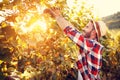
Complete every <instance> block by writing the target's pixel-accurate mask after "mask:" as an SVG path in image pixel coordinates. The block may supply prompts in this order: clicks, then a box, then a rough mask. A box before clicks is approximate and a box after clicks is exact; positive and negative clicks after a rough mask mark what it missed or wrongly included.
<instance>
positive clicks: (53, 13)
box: [44, 8, 62, 18]
mask: <svg viewBox="0 0 120 80" xmlns="http://www.w3.org/2000/svg"><path fill="white" fill-rule="evenodd" d="M44 13H49V14H50V15H51V16H52V17H54V18H56V17H59V16H62V14H61V12H60V9H59V8H49V9H45V10H44Z"/></svg>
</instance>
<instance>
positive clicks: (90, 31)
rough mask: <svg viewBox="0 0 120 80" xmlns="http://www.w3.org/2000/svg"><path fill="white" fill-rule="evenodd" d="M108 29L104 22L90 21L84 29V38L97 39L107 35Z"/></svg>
mask: <svg viewBox="0 0 120 80" xmlns="http://www.w3.org/2000/svg"><path fill="white" fill-rule="evenodd" d="M106 31H107V27H106V25H105V23H104V22H103V21H97V22H95V21H93V20H90V21H89V23H88V24H87V25H86V26H85V27H84V28H83V36H84V37H85V38H88V39H97V40H99V38H100V37H102V36H104V35H105V34H106Z"/></svg>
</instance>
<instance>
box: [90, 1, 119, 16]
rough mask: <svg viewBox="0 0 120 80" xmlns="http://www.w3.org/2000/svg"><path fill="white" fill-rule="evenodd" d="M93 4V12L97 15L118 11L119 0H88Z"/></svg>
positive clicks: (106, 14)
mask: <svg viewBox="0 0 120 80" xmlns="http://www.w3.org/2000/svg"><path fill="white" fill-rule="evenodd" d="M90 1H92V3H93V4H94V8H95V12H94V13H95V14H96V15H98V16H99V17H104V16H108V15H111V14H114V13H117V12H118V11H119V12H120V0H90Z"/></svg>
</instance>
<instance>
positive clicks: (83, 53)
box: [64, 26, 103, 80]
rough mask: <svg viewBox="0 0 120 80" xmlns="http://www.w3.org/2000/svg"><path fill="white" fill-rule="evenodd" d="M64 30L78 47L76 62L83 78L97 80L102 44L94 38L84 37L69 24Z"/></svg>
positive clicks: (100, 63) (100, 64) (84, 79)
mask: <svg viewBox="0 0 120 80" xmlns="http://www.w3.org/2000/svg"><path fill="white" fill-rule="evenodd" d="M64 32H65V33H66V35H67V36H68V37H69V38H70V39H72V40H73V41H74V42H75V43H76V44H77V45H78V46H79V47H80V49H79V55H78V61H77V62H76V63H77V67H78V69H79V70H80V72H81V75H82V77H83V80H99V78H98V75H99V74H98V73H99V71H100V68H101V66H102V55H101V53H102V49H103V46H102V45H101V44H100V43H98V42H97V41H96V40H89V39H87V38H84V36H83V35H82V34H81V33H80V32H79V31H77V30H76V29H74V28H72V27H70V26H67V27H66V28H65V29H64Z"/></svg>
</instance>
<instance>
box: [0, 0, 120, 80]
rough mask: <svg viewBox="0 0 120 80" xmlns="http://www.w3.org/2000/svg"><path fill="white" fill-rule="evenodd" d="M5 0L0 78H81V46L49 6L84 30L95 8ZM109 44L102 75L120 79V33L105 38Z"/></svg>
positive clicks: (61, 1)
mask: <svg viewBox="0 0 120 80" xmlns="http://www.w3.org/2000/svg"><path fill="white" fill-rule="evenodd" d="M69 2H70V1H69V0H3V1H2V2H1V3H0V9H1V10H0V80H4V79H6V80H8V79H13V80H14V79H15V80H16V79H18V80H65V79H68V78H70V79H71V80H76V79H77V70H76V66H75V61H76V59H77V53H78V47H77V46H76V45H75V44H74V43H73V42H72V41H71V40H69V39H68V38H67V37H66V36H65V35H64V34H63V32H62V31H61V30H60V28H59V27H58V25H57V24H56V21H55V20H54V19H53V18H51V16H50V15H48V14H43V11H44V9H45V8H50V7H59V8H61V11H62V14H63V16H64V17H65V18H66V19H67V20H69V21H70V22H71V23H73V24H74V25H75V27H76V28H78V29H79V30H80V31H81V29H82V28H83V27H84V26H85V25H86V24H87V22H88V21H89V19H91V18H93V19H96V20H99V18H97V17H94V15H93V14H92V10H93V7H92V6H88V5H87V2H85V1H80V0H78V1H76V0H73V2H72V3H73V5H71V4H70V3H69ZM101 43H102V44H103V45H104V46H105V50H104V53H103V67H102V71H101V77H103V78H104V79H107V80H119V79H120V72H119V71H120V32H118V33H116V34H113V33H111V32H109V33H108V34H107V36H105V37H104V38H101Z"/></svg>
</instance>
